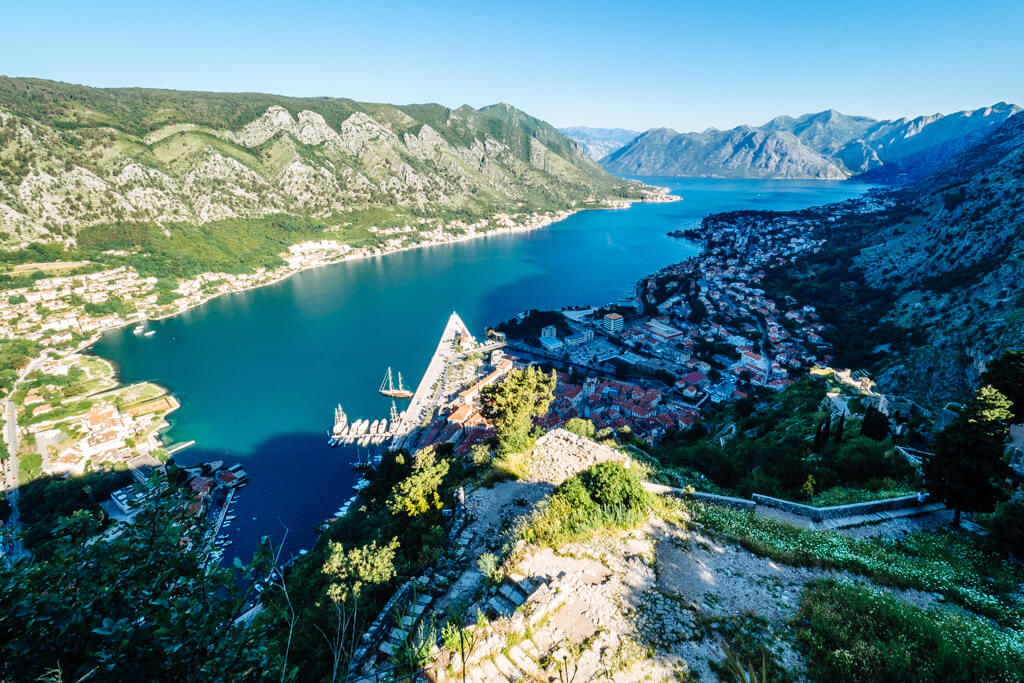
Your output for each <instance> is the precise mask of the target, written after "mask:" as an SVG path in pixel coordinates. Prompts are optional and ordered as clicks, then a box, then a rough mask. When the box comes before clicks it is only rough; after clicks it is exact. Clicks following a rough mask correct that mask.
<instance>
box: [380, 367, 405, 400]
mask: <svg viewBox="0 0 1024 683" xmlns="http://www.w3.org/2000/svg"><path fill="white" fill-rule="evenodd" d="M379 391H380V393H382V394H384V395H385V396H390V397H391V398H412V392H411V391H409V390H408V389H406V388H405V387H404V386H402V373H398V388H395V384H394V382H393V381H392V379H391V366H388V372H387V374H386V375H384V379H383V380H381V383H380V390H379Z"/></svg>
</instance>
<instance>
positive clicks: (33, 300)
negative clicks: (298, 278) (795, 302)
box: [0, 211, 568, 486]
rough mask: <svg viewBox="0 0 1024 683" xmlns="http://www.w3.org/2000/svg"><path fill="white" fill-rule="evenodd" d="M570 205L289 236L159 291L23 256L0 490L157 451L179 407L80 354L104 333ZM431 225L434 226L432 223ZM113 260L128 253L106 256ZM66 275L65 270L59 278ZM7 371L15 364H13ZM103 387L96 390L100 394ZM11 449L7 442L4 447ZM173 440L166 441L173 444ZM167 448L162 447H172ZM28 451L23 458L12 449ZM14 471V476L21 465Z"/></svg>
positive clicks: (513, 227)
mask: <svg viewBox="0 0 1024 683" xmlns="http://www.w3.org/2000/svg"><path fill="white" fill-rule="evenodd" d="M567 215H568V212H565V211H560V212H545V213H537V214H515V215H509V214H498V215H496V216H494V217H492V218H491V219H489V220H488V219H483V220H480V221H476V222H473V223H467V222H464V221H460V220H453V221H447V222H437V221H431V220H429V219H423V220H422V221H421V224H420V225H418V226H416V227H414V226H405V227H404V228H377V227H374V226H371V227H370V228H369V231H370V232H371V233H379V235H380V236H382V237H385V238H386V239H384V240H383V241H382V242H381V243H380V244H378V245H376V246H367V247H358V248H353V247H351V246H349V245H347V244H342V243H339V242H338V241H336V240H331V239H324V240H319V241H308V242H302V243H299V244H294V245H292V246H290V247H289V249H288V251H287V253H284V254H282V255H281V256H282V260H283V261H284V265H282V266H279V267H277V268H273V269H267V268H258V269H256V270H255V271H253V272H251V273H239V274H231V273H204V274H201V275H199V276H197V277H195V278H191V279H185V280H179V281H177V283H176V284H175V285H174V286H173V287H164V286H162V285H163V283H161V282H160V281H159V280H158V279H157V278H156V277H142V276H140V275H139V274H138V273H137V272H136V271H134V270H133V269H131V268H130V267H127V266H119V267H115V268H109V269H102V270H98V271H96V272H88V271H89V270H90V269H91V268H92V267H93V266H92V265H91V264H89V263H88V262H63V263H48V264H21V265H18V266H14V267H13V268H11V269H10V270H8V271H7V273H6V274H7V275H9V276H14V277H29V278H31V284H30V285H28V286H23V287H16V288H11V289H6V290H4V292H3V296H2V297H0V343H4V340H10V341H9V342H7V343H12V344H14V343H16V344H18V345H19V346H21V347H23V348H22V349H21V350H20V351H18V352H17V355H18V356H19V357H21V358H22V359H23V360H24V363H25V365H24V366H23V367H21V370H20V373H19V374H18V375H17V376H14V375H13V374H12V375H11V376H10V377H9V378H5V379H4V384H5V386H3V387H0V395H2V394H6V395H7V398H8V399H9V401H10V405H11V412H8V411H7V410H5V411H4V416H3V418H2V419H3V420H5V421H8V422H10V421H11V417H12V416H15V419H16V422H15V424H14V425H13V426H11V427H7V428H5V431H6V432H9V433H10V434H9V435H10V437H11V438H10V439H9V441H11V442H12V443H9V444H8V448H9V450H12V451H14V452H13V455H14V456H15V459H14V460H13V462H15V463H17V464H16V465H11V466H9V467H7V468H5V473H6V478H7V479H9V480H11V481H8V482H7V484H8V486H14V485H16V484H17V480H18V479H19V478H20V479H22V480H23V481H22V483H24V480H30V479H31V478H34V477H37V476H40V475H42V474H80V473H82V472H84V471H87V469H88V468H90V467H98V466H100V465H101V464H103V463H107V464H110V465H111V466H113V465H116V464H118V463H123V462H125V461H127V460H128V459H130V458H132V457H134V456H137V455H150V454H155V455H156V457H158V458H163V457H166V449H165V447H164V446H163V445H162V444H161V442H160V440H159V432H160V431H161V430H162V429H163V428H164V427H166V422H165V420H164V418H166V416H167V415H168V414H169V413H170V412H172V411H174V410H175V409H177V407H178V404H177V402H176V401H175V399H174V398H173V397H171V396H167V395H166V391H165V390H163V389H162V388H160V387H157V386H156V385H153V384H148V383H147V384H143V385H136V386H132V387H121V388H118V383H117V381H116V380H115V379H114V371H113V369H112V368H111V367H110V366H109V364H108V363H106V362H105V361H102V360H101V359H97V358H92V357H89V356H83V355H81V354H80V353H79V352H80V351H82V350H83V349H85V348H87V347H88V346H90V345H91V344H93V343H94V342H95V341H96V340H97V339H98V338H99V337H100V335H102V334H103V333H104V332H106V331H108V330H112V329H115V328H118V327H123V326H126V325H132V326H133V332H134V333H135V334H137V335H140V336H142V337H150V336H152V335H154V334H156V332H155V331H154V330H151V329H147V327H146V320H147V319H159V318H162V317H167V316H170V315H174V314H176V313H180V312H183V311H185V310H188V309H190V308H194V307H196V306H199V305H200V304H202V303H204V302H206V301H208V300H210V299H212V298H214V297H216V296H219V295H222V294H228V293H231V292H239V291H243V290H246V289H251V288H253V287H258V286H261V285H265V284H270V283H272V282H276V281H278V280H281V279H284V278H286V277H288V276H290V275H293V274H295V273H297V272H299V271H302V270H306V269H311V268H317V267H320V266H324V265H328V264H330V263H336V262H341V261H347V260H354V259H359V258H367V257H371V256H379V255H383V254H388V253H393V252H395V251H399V250H402V249H408V248H413V247H415V246H422V245H426V244H439V243H443V242H451V241H460V240H465V239H472V238H476V237H483V236H485V235H491V234H498V233H503V232H512V231H520V230H533V229H537V228H541V227H544V226H546V225H549V224H551V223H553V222H556V221H558V220H562V219H564V218H565V217H566V216H567ZM435 222H436V223H437V225H436V226H433V225H432V224H433V223H435ZM106 255H107V256H110V257H113V258H116V257H124V256H128V254H127V252H113V251H112V252H109V253H107V254H106ZM67 273H70V274H67ZM11 372H12V373H13V372H14V368H12V369H11ZM104 392H106V393H104ZM11 446H14V447H13V448H11ZM180 446H181V445H180V444H179V445H177V446H176V447H180ZM174 447H175V446H172V448H174ZM21 454H24V455H26V456H28V458H27V460H25V461H24V462H22V461H20V460H19V459H18V457H17V456H19V455H21ZM19 471H20V472H19Z"/></svg>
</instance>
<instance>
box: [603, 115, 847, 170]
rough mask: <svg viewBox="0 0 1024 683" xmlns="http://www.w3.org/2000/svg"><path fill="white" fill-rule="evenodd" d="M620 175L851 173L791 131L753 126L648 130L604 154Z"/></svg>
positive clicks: (608, 164)
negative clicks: (694, 131)
mask: <svg viewBox="0 0 1024 683" xmlns="http://www.w3.org/2000/svg"><path fill="white" fill-rule="evenodd" d="M601 163H602V165H604V167H605V168H607V169H608V170H609V171H611V172H612V173H617V174H620V175H668V176H698V177H720V178H747V177H759V178H818V179H822V180H838V179H842V178H845V177H847V175H849V174H848V173H846V172H845V171H844V169H843V168H842V166H841V165H839V164H837V163H835V162H833V161H831V160H829V159H828V158H826V157H824V156H823V155H821V154H819V153H818V152H816V151H815V150H813V149H811V148H810V147H808V146H807V145H805V144H804V143H803V142H801V141H800V139H799V138H797V137H796V136H795V135H793V134H792V133H791V132H789V131H765V130H761V129H758V128H752V127H750V126H740V127H738V128H733V129H732V130H727V131H719V130H708V131H705V132H703V133H686V134H682V135H681V134H679V133H676V132H675V131H674V130H671V129H668V128H655V129H653V130H649V131H647V132H646V133H644V134H643V135H641V136H640V137H638V138H637V139H636V140H634V141H633V142H631V143H629V144H628V145H626V146H625V147H623V148H622V149H620V150H618V151H616V152H614V153H612V154H611V155H609V156H607V157H605V158H604V159H602V160H601Z"/></svg>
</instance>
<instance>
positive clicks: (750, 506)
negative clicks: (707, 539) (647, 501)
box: [644, 482, 757, 512]
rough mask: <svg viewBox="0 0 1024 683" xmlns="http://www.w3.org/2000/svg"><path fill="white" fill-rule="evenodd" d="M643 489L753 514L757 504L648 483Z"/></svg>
mask: <svg viewBox="0 0 1024 683" xmlns="http://www.w3.org/2000/svg"><path fill="white" fill-rule="evenodd" d="M644 488H645V489H647V490H648V491H650V492H651V493H655V494H657V495H659V496H675V497H676V498H685V499H686V500H697V501H700V502H701V503H710V504H712V505H722V506H724V507H730V508H736V509H737V510H747V511H749V512H753V511H754V509H755V508H756V507H757V503H755V502H754V501H752V500H748V499H746V498H733V497H732V496H720V495H718V494H715V493H705V492H703V491H694V492H693V493H687V492H686V490H685V489H679V488H675V487H672V486H665V485H664V484H652V483H650V482H645V483H644Z"/></svg>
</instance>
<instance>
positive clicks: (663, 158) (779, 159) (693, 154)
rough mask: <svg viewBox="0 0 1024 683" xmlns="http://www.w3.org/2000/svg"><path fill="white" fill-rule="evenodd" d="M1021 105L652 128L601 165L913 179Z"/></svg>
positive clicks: (629, 170) (627, 171) (701, 173)
mask: <svg viewBox="0 0 1024 683" xmlns="http://www.w3.org/2000/svg"><path fill="white" fill-rule="evenodd" d="M1021 110H1022V108H1021V107H1020V106H1018V105H1011V104H1007V103H1005V102H999V103H996V104H994V105H992V106H989V107H981V108H978V109H974V110H964V111H960V112H954V113H952V114H946V115H942V114H932V115H927V116H918V117H915V118H901V119H893V120H876V119H873V118H870V117H866V116H849V115H846V114H842V113H840V112H838V111H836V110H834V109H827V110H825V111H823V112H817V113H811V114H804V115H802V116H798V117H791V116H776V117H774V118H772V119H771V120H770V121H768V122H767V123H765V124H763V125H761V126H749V125H741V126H736V127H735V128H731V129H728V130H717V129H713V128H711V129H707V130H705V131H703V132H700V133H696V132H691V133H678V132H676V131H674V130H672V129H670V128H652V129H650V130H648V131H645V132H644V133H642V134H640V135H638V136H637V137H636V138H635V139H633V140H632V141H630V142H629V143H627V144H625V145H623V146H622V147H621V148H619V149H617V150H616V151H614V152H612V153H610V154H609V155H608V156H606V157H604V158H602V159H601V164H602V166H604V167H605V168H606V169H607V170H609V171H610V172H612V173H615V174H617V175H669V176H696V177H752V178H790V179H797V178H801V179H821V180H840V179H845V178H850V177H857V178H858V179H860V180H865V181H869V182H876V183H899V182H910V181H913V180H915V179H917V178H920V177H922V176H924V175H925V174H927V173H928V171H929V170H930V169H932V168H934V167H936V166H937V165H938V164H940V163H941V162H942V161H943V160H944V159H947V158H949V157H950V156H951V155H953V154H955V153H956V152H958V151H960V150H962V149H964V148H965V147H966V146H967V145H969V144H971V143H972V142H974V141H976V140H978V139H980V137H982V136H983V135H984V134H985V133H987V132H988V131H990V130H992V128H993V127H994V126H997V125H999V124H1000V123H1002V122H1003V121H1005V120H1006V119H1008V118H1009V117H1011V116H1014V115H1016V114H1017V113H1019V112H1020V111H1021Z"/></svg>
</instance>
